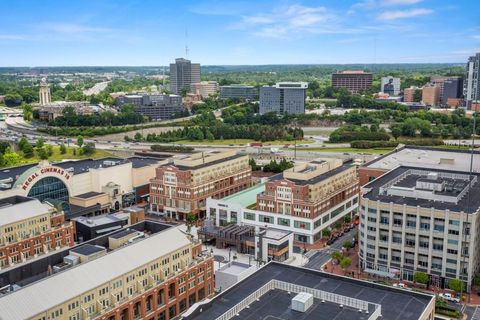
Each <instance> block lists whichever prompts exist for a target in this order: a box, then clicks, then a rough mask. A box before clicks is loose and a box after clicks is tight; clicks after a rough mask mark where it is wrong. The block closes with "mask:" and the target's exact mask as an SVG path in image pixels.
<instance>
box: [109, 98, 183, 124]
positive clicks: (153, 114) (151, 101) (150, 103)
mask: <svg viewBox="0 0 480 320" xmlns="http://www.w3.org/2000/svg"><path fill="white" fill-rule="evenodd" d="M127 103H128V104H132V105H133V110H134V111H135V112H137V113H140V114H141V115H144V116H147V117H149V118H150V119H151V120H164V119H169V118H170V117H171V116H172V115H173V114H174V113H176V112H180V111H182V110H183V104H182V97H181V96H179V95H176V94H146V93H140V94H127V95H124V96H121V97H118V98H117V99H115V105H116V106H117V107H121V106H123V105H124V104H127Z"/></svg>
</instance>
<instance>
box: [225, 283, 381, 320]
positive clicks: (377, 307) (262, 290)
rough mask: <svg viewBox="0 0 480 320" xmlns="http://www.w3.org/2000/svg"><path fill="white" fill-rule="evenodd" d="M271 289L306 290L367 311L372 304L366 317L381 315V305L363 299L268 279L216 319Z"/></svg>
mask: <svg viewBox="0 0 480 320" xmlns="http://www.w3.org/2000/svg"><path fill="white" fill-rule="evenodd" d="M273 289H279V290H283V291H287V292H293V293H300V292H307V293H310V294H311V295H313V297H314V298H316V299H318V300H320V301H322V302H331V303H335V304H338V305H341V306H345V307H350V308H354V309H357V310H359V311H361V312H365V313H368V306H369V305H370V304H372V305H373V306H374V307H375V310H374V312H373V313H372V314H371V315H370V317H369V318H368V319H369V320H375V319H377V318H379V317H380V316H381V305H379V304H374V303H369V302H367V301H364V300H360V299H355V298H351V297H346V296H342V295H339V294H336V293H331V292H327V291H322V290H318V289H314V288H310V287H305V286H301V285H298V284H293V283H289V282H284V281H280V280H270V281H269V282H267V283H266V284H265V285H263V286H262V287H260V288H259V289H258V290H257V291H255V292H253V293H252V294H251V295H249V296H248V297H247V298H245V299H243V300H242V301H240V302H239V303H238V304H236V305H235V306H234V307H232V308H231V309H229V310H228V311H227V312H225V313H224V314H222V315H221V316H220V317H218V318H217V319H216V320H229V319H231V318H233V317H235V316H236V315H238V314H239V313H240V311H242V310H243V309H245V308H246V307H248V306H249V305H250V304H252V303H253V302H255V301H256V300H258V299H260V297H262V296H263V295H264V294H266V293H267V292H268V291H270V290H273Z"/></svg>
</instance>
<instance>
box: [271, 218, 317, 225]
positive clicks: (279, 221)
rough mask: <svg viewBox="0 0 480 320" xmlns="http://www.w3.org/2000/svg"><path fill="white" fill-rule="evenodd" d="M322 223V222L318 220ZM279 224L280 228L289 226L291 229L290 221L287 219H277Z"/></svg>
mask: <svg viewBox="0 0 480 320" xmlns="http://www.w3.org/2000/svg"><path fill="white" fill-rule="evenodd" d="M318 221H320V220H318ZM277 224H278V225H279V226H287V227H290V220H289V219H285V218H277Z"/></svg>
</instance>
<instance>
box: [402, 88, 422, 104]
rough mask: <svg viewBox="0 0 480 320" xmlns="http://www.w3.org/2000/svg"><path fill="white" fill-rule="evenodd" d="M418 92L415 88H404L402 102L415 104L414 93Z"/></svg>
mask: <svg viewBox="0 0 480 320" xmlns="http://www.w3.org/2000/svg"><path fill="white" fill-rule="evenodd" d="M417 90H420V89H419V88H417V87H413V86H412V87H410V88H405V89H404V90H403V101H404V102H415V92H416V91H417Z"/></svg>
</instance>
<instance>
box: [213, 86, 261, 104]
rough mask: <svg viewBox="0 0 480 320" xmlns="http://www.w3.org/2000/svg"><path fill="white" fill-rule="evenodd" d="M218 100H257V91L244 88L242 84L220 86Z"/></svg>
mask: <svg viewBox="0 0 480 320" xmlns="http://www.w3.org/2000/svg"><path fill="white" fill-rule="evenodd" d="M220 98H223V99H228V98H232V99H246V100H257V99H258V89H257V88H255V87H254V86H246V85H243V84H232V85H228V86H221V87H220Z"/></svg>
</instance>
